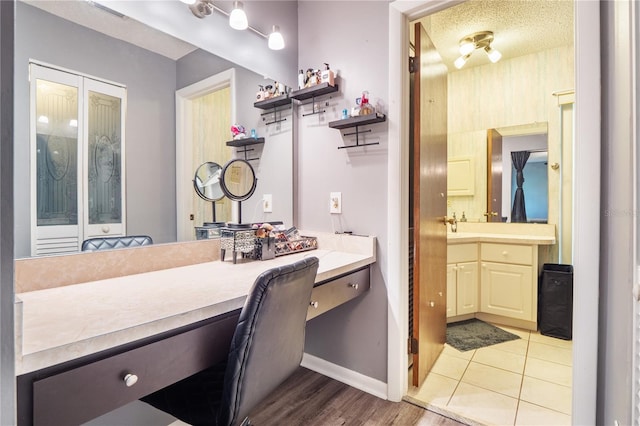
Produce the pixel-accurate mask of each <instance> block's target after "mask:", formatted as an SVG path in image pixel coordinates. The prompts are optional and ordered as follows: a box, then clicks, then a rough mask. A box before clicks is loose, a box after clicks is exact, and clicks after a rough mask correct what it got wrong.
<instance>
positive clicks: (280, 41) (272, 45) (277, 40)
mask: <svg viewBox="0 0 640 426" xmlns="http://www.w3.org/2000/svg"><path fill="white" fill-rule="evenodd" d="M269 49H271V50H281V49H284V38H282V34H280V27H279V26H277V25H274V26H273V31H272V32H271V34H269Z"/></svg>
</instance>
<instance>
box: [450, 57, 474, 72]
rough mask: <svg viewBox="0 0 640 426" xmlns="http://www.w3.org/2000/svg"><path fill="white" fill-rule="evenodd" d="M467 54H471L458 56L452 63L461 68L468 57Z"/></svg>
mask: <svg viewBox="0 0 640 426" xmlns="http://www.w3.org/2000/svg"><path fill="white" fill-rule="evenodd" d="M469 56H471V55H464V56H460V57H459V58H458V59H456V60H455V62H454V63H453V65H454V66H455V67H456V68H458V69H460V68H462V67H463V66H464V64H466V63H467V60H468V59H469Z"/></svg>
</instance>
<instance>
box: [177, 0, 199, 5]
mask: <svg viewBox="0 0 640 426" xmlns="http://www.w3.org/2000/svg"><path fill="white" fill-rule="evenodd" d="M180 1H181V2H182V3H184V4H188V5H192V4H195V3H196V0H180Z"/></svg>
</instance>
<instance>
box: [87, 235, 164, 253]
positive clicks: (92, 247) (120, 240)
mask: <svg viewBox="0 0 640 426" xmlns="http://www.w3.org/2000/svg"><path fill="white" fill-rule="evenodd" d="M150 244H153V240H152V239H151V237H149V236H148V235H125V236H121V237H97V238H89V239H87V240H84V241H83V242H82V247H81V250H82V251H97V250H110V249H115V248H125V247H138V246H146V245H150Z"/></svg>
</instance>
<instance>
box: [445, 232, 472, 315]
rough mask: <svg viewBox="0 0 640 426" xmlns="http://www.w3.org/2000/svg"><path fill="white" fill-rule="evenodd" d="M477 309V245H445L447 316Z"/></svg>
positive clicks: (470, 312) (463, 313)
mask: <svg viewBox="0 0 640 426" xmlns="http://www.w3.org/2000/svg"><path fill="white" fill-rule="evenodd" d="M477 311H478V245H477V244H451V245H449V246H447V317H453V316H456V315H465V314H473V313H475V312H477Z"/></svg>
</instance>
